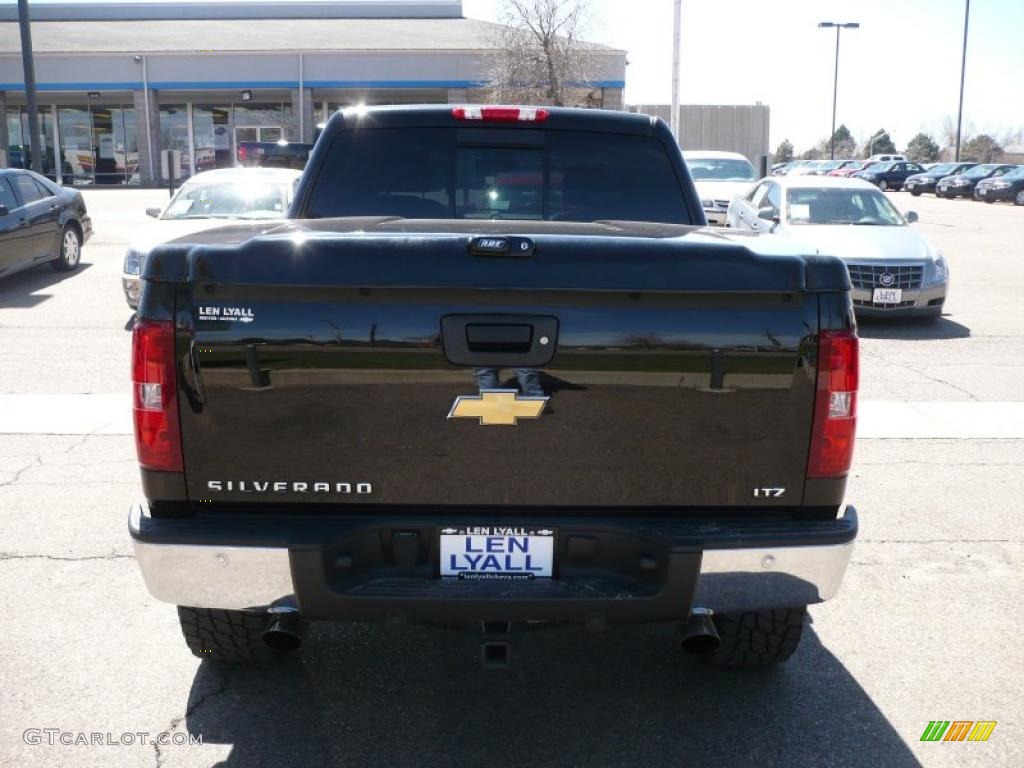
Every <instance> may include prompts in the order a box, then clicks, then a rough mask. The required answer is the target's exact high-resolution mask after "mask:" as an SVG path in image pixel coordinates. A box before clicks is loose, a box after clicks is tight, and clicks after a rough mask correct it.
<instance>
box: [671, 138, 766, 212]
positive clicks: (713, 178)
mask: <svg viewBox="0 0 1024 768" xmlns="http://www.w3.org/2000/svg"><path fill="white" fill-rule="evenodd" d="M683 159H684V160H685V161H686V167H687V168H688V169H689V170H690V176H691V177H692V178H693V183H694V185H695V186H696V187H697V195H698V196H699V197H700V204H701V207H703V208H704V215H705V216H706V217H707V220H708V224H717V225H719V226H721V225H722V224H725V213H726V211H728V210H729V201H730V200H732V199H733V198H734V197H735V196H736V195H737V194H740V193H741V192H744V191H746V190H747V189H748V188H749V187H750V185H751V184H753V183H754V182H755V181H756V180H757V174H756V173H755V172H754V166H753V165H751V164H750V161H749V160H747V158H746V157H744V156H743V155H741V154H739V153H738V152H718V151H713V150H687V151H686V152H683Z"/></svg>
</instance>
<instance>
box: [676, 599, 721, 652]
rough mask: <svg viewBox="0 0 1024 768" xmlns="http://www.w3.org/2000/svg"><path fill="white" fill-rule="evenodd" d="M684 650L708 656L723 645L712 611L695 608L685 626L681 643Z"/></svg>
mask: <svg viewBox="0 0 1024 768" xmlns="http://www.w3.org/2000/svg"><path fill="white" fill-rule="evenodd" d="M680 644H681V645H682V646H683V650H684V651H686V652H687V653H694V654H697V655H699V656H706V655H708V654H709V653H714V652H715V651H717V650H718V646H720V645H721V644H722V640H721V638H719V637H718V630H717V629H715V623H714V622H713V621H712V620H711V611H709V610H708V609H707V608H694V609H693V611H692V612H691V613H690V620H689V621H688V622H686V624H685V625H684V626H683V639H682V640H681V641H680Z"/></svg>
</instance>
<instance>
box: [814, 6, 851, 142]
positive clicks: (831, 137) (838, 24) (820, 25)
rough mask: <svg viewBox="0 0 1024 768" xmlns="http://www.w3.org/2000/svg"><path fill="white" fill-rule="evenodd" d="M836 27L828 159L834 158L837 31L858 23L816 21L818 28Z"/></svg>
mask: <svg viewBox="0 0 1024 768" xmlns="http://www.w3.org/2000/svg"><path fill="white" fill-rule="evenodd" d="M831 27H835V28H836V71H835V75H834V76H833V78H832V133H831V134H830V135H829V146H830V149H829V159H830V160H835V159H836V96H837V94H838V91H839V31H840V30H842V29H858V28H859V27H860V24H859V23H858V22H856V21H844V22H838V21H821V22H818V28H819V29H830V28H831Z"/></svg>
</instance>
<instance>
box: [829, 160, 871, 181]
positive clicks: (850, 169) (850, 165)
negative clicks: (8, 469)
mask: <svg viewBox="0 0 1024 768" xmlns="http://www.w3.org/2000/svg"><path fill="white" fill-rule="evenodd" d="M869 165H871V163H869V162H868V161H867V160H846V161H845V163H844V165H841V166H839V167H838V168H834V169H832V170H831V171H829V172H828V173H826V174H825V175H826V176H839V177H843V178H845V177H847V176H852V175H853V174H855V173H856V172H857V171H863V170H864V169H865V168H867V167H868V166H869Z"/></svg>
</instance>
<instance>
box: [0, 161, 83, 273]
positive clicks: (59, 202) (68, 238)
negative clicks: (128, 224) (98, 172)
mask: <svg viewBox="0 0 1024 768" xmlns="http://www.w3.org/2000/svg"><path fill="white" fill-rule="evenodd" d="M90 235H92V219H90V218H89V214H88V213H87V212H86V210H85V201H84V200H83V199H82V193H81V192H79V191H77V190H75V189H70V188H68V187H60V186H57V185H56V184H54V183H53V182H52V181H50V180H49V179H46V178H44V177H42V176H40V175H39V174H36V173H32V171H22V170H18V169H8V170H0V277H6V276H7V275H11V274H14V273H15V272H20V271H21V270H23V269H28V268H29V267H34V266H35V265H37V264H42V263H44V262H50V264H51V265H52V266H53V267H54V269H60V270H70V269H74V268H75V267H77V266H78V262H79V261H80V260H81V258H82V244H83V243H84V242H85V241H86V240H88V239H89V237H90Z"/></svg>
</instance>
